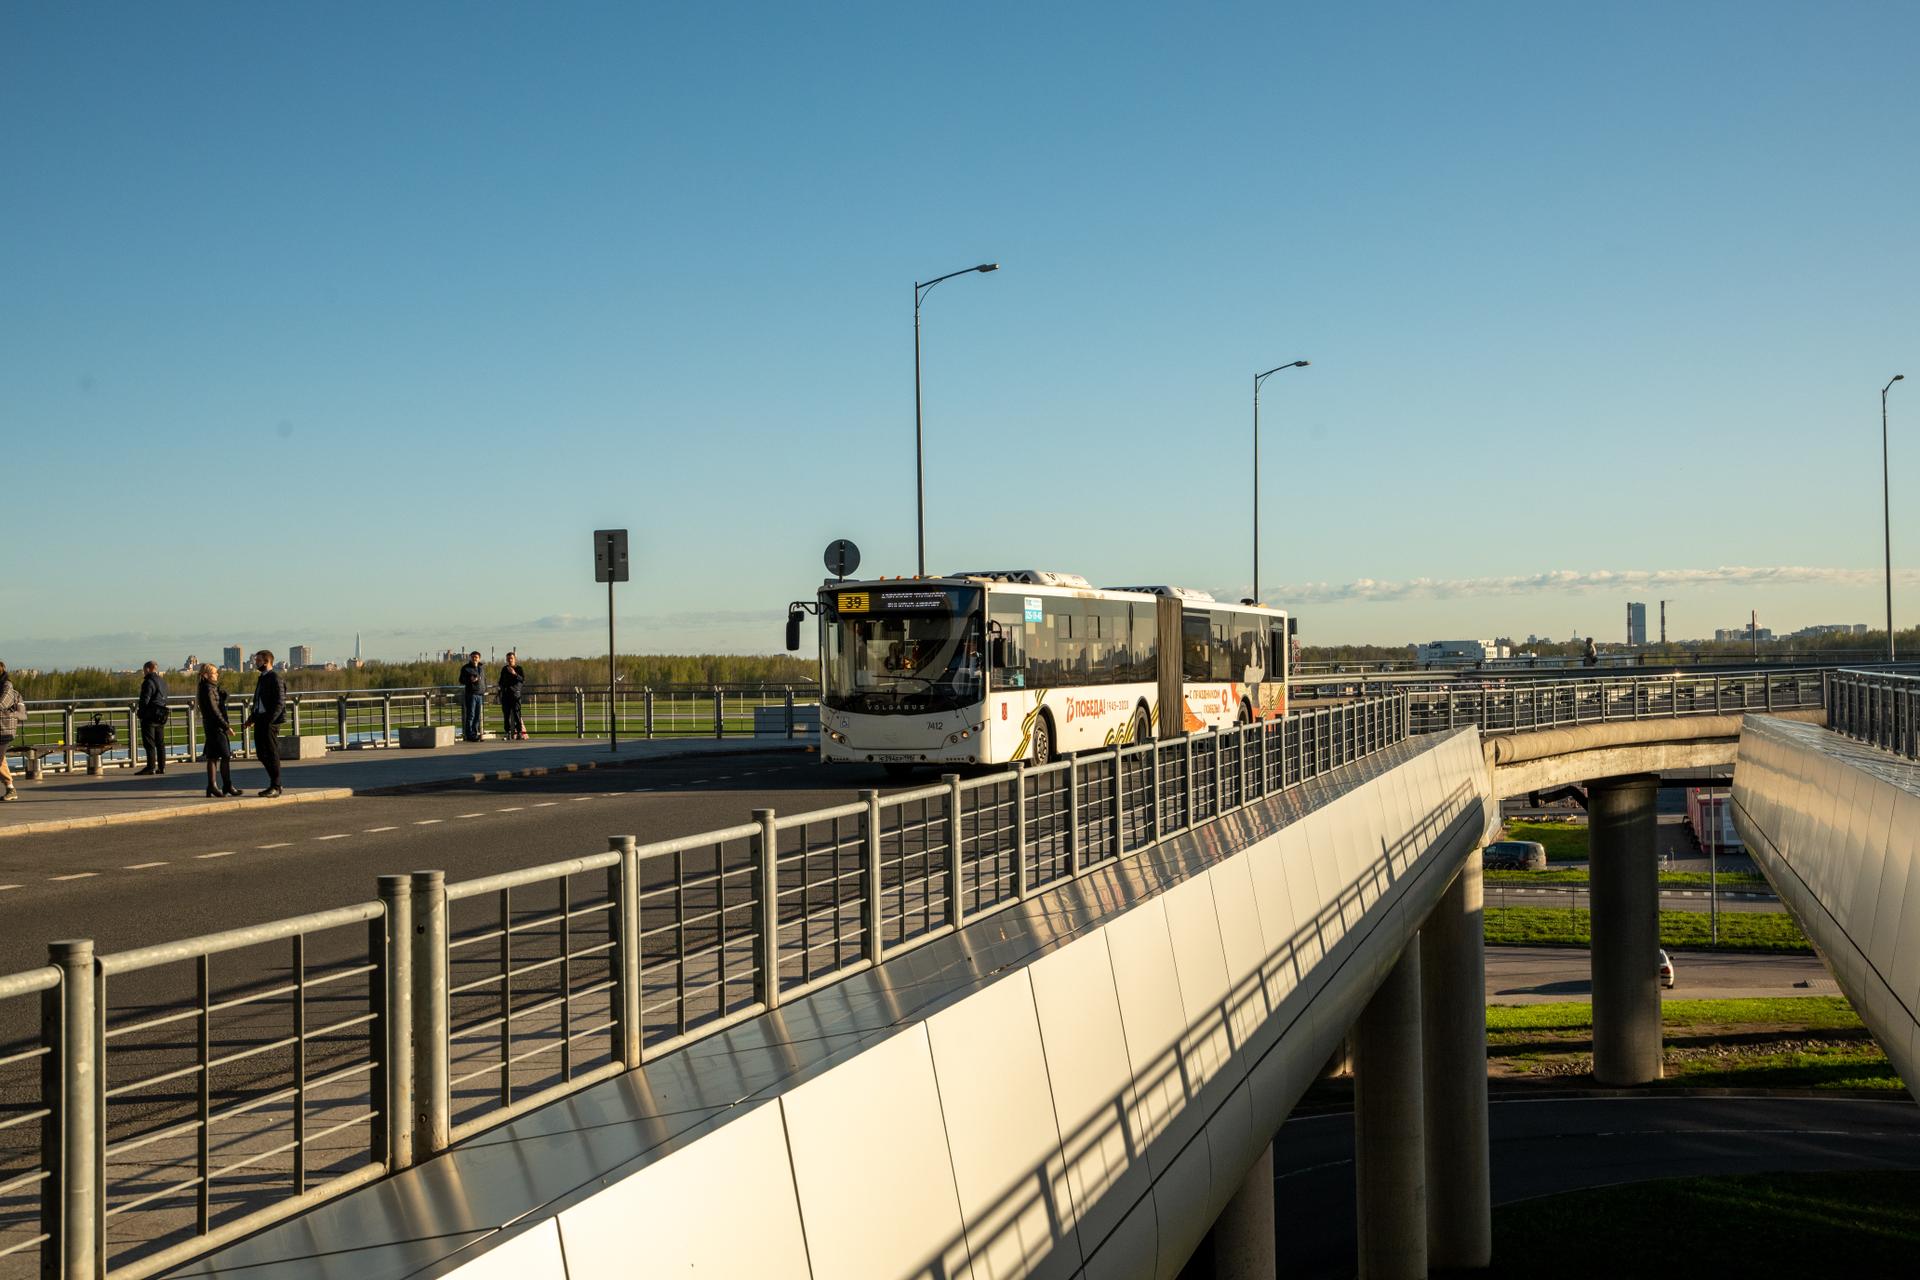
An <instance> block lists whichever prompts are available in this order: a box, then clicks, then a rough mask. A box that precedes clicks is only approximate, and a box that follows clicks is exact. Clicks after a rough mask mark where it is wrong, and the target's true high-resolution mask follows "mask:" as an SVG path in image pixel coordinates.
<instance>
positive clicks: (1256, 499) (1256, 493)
mask: <svg viewBox="0 0 1920 1280" xmlns="http://www.w3.org/2000/svg"><path fill="white" fill-rule="evenodd" d="M1311 363H1312V361H1310V360H1295V361H1294V362H1293V363H1292V364H1283V365H1276V366H1274V367H1273V368H1271V369H1269V370H1267V371H1266V372H1265V373H1256V374H1254V375H1253V602H1254V603H1255V604H1259V603H1260V384H1261V383H1263V382H1265V381H1266V380H1267V379H1268V378H1271V377H1272V376H1273V375H1274V374H1276V373H1279V372H1280V371H1281V370H1282V369H1304V368H1306V367H1307V366H1308V365H1309V364H1311Z"/></svg>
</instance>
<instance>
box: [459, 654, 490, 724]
mask: <svg viewBox="0 0 1920 1280" xmlns="http://www.w3.org/2000/svg"><path fill="white" fill-rule="evenodd" d="M486 690H487V669H486V668H485V667H483V666H481V665H480V651H479V650H478V649H475V650H474V651H473V652H472V653H470V654H468V655H467V665H466V666H464V667H462V668H460V713H461V714H460V719H461V726H460V727H461V731H462V733H461V736H463V737H464V738H466V740H467V741H468V742H478V741H480V701H481V699H482V698H484V697H486V696H487V695H486Z"/></svg>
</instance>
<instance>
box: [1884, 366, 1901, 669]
mask: <svg viewBox="0 0 1920 1280" xmlns="http://www.w3.org/2000/svg"><path fill="white" fill-rule="evenodd" d="M1906 376H1907V375H1906V374H1904V373H1896V374H1894V375H1893V376H1892V377H1891V378H1889V379H1887V385H1886V386H1884V387H1882V388H1880V511H1881V516H1882V518H1883V520H1884V521H1885V525H1884V528H1885V530H1886V539H1887V661H1888V662H1892V661H1893V504H1892V502H1891V500H1890V499H1889V497H1888V492H1889V486H1888V483H1887V392H1888V391H1890V390H1892V389H1893V384H1894V383H1896V382H1899V381H1901V380H1902V379H1903V378H1905V377H1906Z"/></svg>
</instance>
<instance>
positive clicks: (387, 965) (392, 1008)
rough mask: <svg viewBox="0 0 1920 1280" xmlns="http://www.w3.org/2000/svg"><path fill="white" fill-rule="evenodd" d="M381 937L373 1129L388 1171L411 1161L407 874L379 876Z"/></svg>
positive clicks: (410, 965)
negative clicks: (376, 1123)
mask: <svg viewBox="0 0 1920 1280" xmlns="http://www.w3.org/2000/svg"><path fill="white" fill-rule="evenodd" d="M378 883H379V886H380V906H381V907H382V909H383V910H382V912H381V918H380V919H379V920H378V921H376V922H375V928H376V930H377V934H376V936H377V937H378V938H379V963H380V988H381V1016H380V1044H381V1054H380V1063H381V1066H380V1076H379V1079H380V1084H379V1086H378V1090H377V1093H376V1098H377V1105H378V1106H379V1107H380V1111H381V1115H380V1124H379V1126H378V1128H377V1129H376V1132H377V1133H379V1135H380V1137H381V1142H382V1148H383V1150H382V1155H383V1156H384V1158H385V1160H386V1162H387V1170H388V1172H390V1173H395V1172H398V1171H399V1170H401V1169H406V1168H410V1167H412V1165H413V1090H414V1078H413V890H412V886H411V885H410V884H409V883H408V880H407V877H406V876H381V877H380V878H379V881H378Z"/></svg>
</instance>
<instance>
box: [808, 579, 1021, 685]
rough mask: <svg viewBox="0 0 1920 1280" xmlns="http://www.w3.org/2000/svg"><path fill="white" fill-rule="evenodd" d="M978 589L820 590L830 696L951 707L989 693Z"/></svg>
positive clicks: (824, 665) (824, 664)
mask: <svg viewBox="0 0 1920 1280" xmlns="http://www.w3.org/2000/svg"><path fill="white" fill-rule="evenodd" d="M980 594H981V593H980V591H979V590H978V589H977V588H971V587H933V588H928V587H916V588H911V589H905V590H895V591H881V590H864V591H830V592H824V593H823V594H822V600H823V604H824V605H825V608H823V610H822V613H823V615H824V616H825V619H826V625H825V627H824V632H825V634H824V636H823V645H824V652H825V655H826V661H825V662H824V663H823V664H822V665H823V667H824V668H825V675H826V689H825V697H826V703H827V705H828V706H829V707H831V708H833V709H834V710H836V711H856V712H866V713H870V714H872V713H879V714H886V713H892V712H898V713H903V714H904V713H918V712H924V711H951V710H955V709H957V708H960V707H965V706H970V705H972V704H973V703H976V702H979V701H980V699H981V697H982V696H983V694H984V688H983V685H982V673H983V669H984V661H985V660H984V657H983V654H982V644H981V640H982V636H983V627H982V625H981V620H980Z"/></svg>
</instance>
